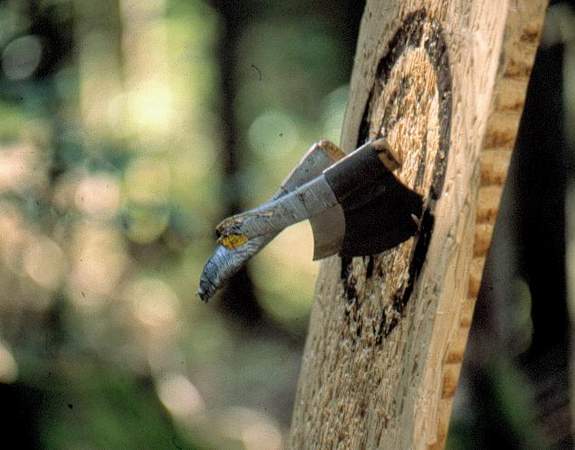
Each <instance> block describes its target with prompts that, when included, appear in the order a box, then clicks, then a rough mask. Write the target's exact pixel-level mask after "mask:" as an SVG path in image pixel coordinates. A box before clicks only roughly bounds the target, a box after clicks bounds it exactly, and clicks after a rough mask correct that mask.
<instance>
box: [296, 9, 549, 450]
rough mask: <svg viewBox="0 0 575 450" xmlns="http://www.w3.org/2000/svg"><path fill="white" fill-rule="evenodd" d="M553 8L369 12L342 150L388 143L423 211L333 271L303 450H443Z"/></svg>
mask: <svg viewBox="0 0 575 450" xmlns="http://www.w3.org/2000/svg"><path fill="white" fill-rule="evenodd" d="M545 6H546V1H545V0H532V1H527V0H508V1H501V2H497V3H494V2H492V1H488V0H459V1H451V2H448V1H439V0H427V1H423V0H410V1H399V0H388V1H375V0H374V1H368V3H367V6H366V10H365V13H364V17H363V22H362V27H361V30H360V38H359V43H358V47H357V53H356V63H355V68H354V72H353V76H352V82H351V91H350V99H349V104H348V110H347V114H346V119H345V123H344V130H343V135H342V147H343V148H344V149H345V150H348V151H349V150H351V149H353V148H355V147H357V146H358V145H359V144H360V143H362V142H363V141H364V140H365V139H367V138H373V137H375V136H376V135H380V134H382V135H384V136H385V137H386V138H387V139H388V141H389V142H390V144H391V145H392V147H394V148H395V149H396V151H398V152H400V153H401V156H402V159H403V168H402V171H401V173H400V177H401V178H402V179H403V181H404V182H405V183H406V184H407V185H408V186H410V187H412V188H414V189H416V190H417V191H419V192H420V193H421V194H423V195H424V197H425V198H426V213H425V214H424V217H423V223H422V230H421V232H420V234H419V235H417V236H415V237H414V238H412V239H410V240H409V241H407V242H405V243H403V244H401V245H400V246H398V247H397V248H395V249H393V250H390V251H388V252H385V253H383V254H381V255H376V256H373V257H367V258H354V259H353V260H342V259H340V258H337V257H332V258H329V259H328V260H326V261H325V262H324V263H323V264H322V268H321V272H320V275H319V279H318V282H317V287H316V300H315V304H314V307H313V311H312V316H311V325H310V331H309V335H308V339H307V344H306V349H305V355H304V361H303V367H302V372H301V375H300V382H299V387H298V393H297V397H296V405H295V410H294V416H293V423H292V430H291V436H290V446H291V448H297V449H299V448H354V449H355V448H401V449H404V448H405V449H408V448H417V449H419V448H427V447H430V448H441V447H442V446H443V445H444V443H445V439H446V436H447V429H448V424H449V416H450V413H451V403H452V399H453V396H454V394H455V389H456V387H457V381H458V377H459V372H460V368H461V361H462V359H463V354H464V351H465V345H466V341H467V334H468V330H469V326H470V323H471V319H472V315H473V308H474V304H475V298H476V296H477V293H478V290H479V286H480V283H481V275H482V271H483V265H484V261H485V256H486V252H487V250H488V248H489V245H490V241H491V235H492V231H493V224H494V221H495V217H496V215H497V211H498V207H499V200H500V197H501V192H502V188H503V184H504V182H505V178H506V174H507V169H508V165H509V158H510V155H511V151H512V148H513V145H514V141H515V136H516V133H517V128H518V123H519V118H520V115H521V112H522V109H523V103H524V97H525V91H526V87H527V82H528V78H529V74H530V71H531V67H532V63H533V58H534V54H535V50H536V48H537V44H538V41H539V35H540V30H541V25H542V22H543V17H544V11H545Z"/></svg>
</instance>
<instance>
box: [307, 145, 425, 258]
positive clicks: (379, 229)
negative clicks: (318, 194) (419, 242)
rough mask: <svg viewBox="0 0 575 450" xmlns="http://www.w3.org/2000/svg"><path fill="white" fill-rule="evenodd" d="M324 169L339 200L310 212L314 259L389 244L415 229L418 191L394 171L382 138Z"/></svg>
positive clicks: (357, 253)
mask: <svg viewBox="0 0 575 450" xmlns="http://www.w3.org/2000/svg"><path fill="white" fill-rule="evenodd" d="M372 147H373V148H375V149H376V151H363V152H357V153H356V154H355V155H354V157H353V158H345V159H342V160H340V161H339V162H338V163H336V164H334V165H333V166H332V167H330V168H328V169H326V170H325V171H324V176H325V178H326V180H327V182H328V184H329V185H330V187H331V189H332V190H333V192H334V194H335V196H336V198H337V201H338V205H336V206H335V207H333V208H330V209H328V210H326V211H325V212H323V213H321V214H319V215H317V216H314V217H312V218H310V222H311V225H312V230H313V236H314V260H316V259H321V258H324V257H326V256H331V255H334V254H336V253H339V254H340V255H341V256H348V257H352V256H366V255H373V254H377V253H381V252H383V251H385V250H389V249H391V248H393V247H395V246H397V245H399V244H401V243H402V242H404V241H406V240H407V239H409V238H410V237H412V236H413V235H414V234H415V233H416V232H417V230H418V228H419V227H418V224H417V222H416V220H414V218H413V217H414V216H415V217H416V218H417V217H420V216H421V214H422V210H423V200H422V197H421V196H420V195H419V194H418V193H416V192H414V191H413V190H411V189H409V188H408V187H407V186H405V185H404V184H403V183H402V182H401V181H399V180H398V179H397V178H396V177H395V176H394V174H393V170H394V169H396V168H398V167H399V166H400V162H399V161H398V158H397V157H396V156H395V154H394V153H393V152H392V150H391V149H390V148H389V146H388V144H387V143H386V142H385V141H384V140H378V141H375V142H374V143H373V144H372Z"/></svg>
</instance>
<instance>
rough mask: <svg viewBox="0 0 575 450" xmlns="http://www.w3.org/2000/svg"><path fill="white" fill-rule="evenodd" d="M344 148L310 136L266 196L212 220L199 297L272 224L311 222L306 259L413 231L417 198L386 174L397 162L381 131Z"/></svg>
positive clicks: (367, 251)
mask: <svg viewBox="0 0 575 450" xmlns="http://www.w3.org/2000/svg"><path fill="white" fill-rule="evenodd" d="M344 155H345V154H344V152H343V151H342V150H340V149H339V148H338V147H337V146H336V145H335V144H333V143H331V142H329V141H321V142H319V143H317V144H315V145H314V146H312V148H311V149H310V150H309V151H308V153H307V154H306V156H305V157H304V158H303V159H302V161H301V162H300V164H299V165H298V166H296V168H295V169H294V171H293V172H292V173H291V174H290V176H288V178H287V179H286V181H285V182H284V184H283V185H282V188H280V190H279V192H278V193H277V194H276V195H275V196H274V197H273V198H272V199H271V200H270V201H268V202H266V203H264V204H263V205H261V206H259V207H258V208H255V209H252V210H250V211H247V212H244V213H241V214H237V215H235V216H232V217H229V218H227V219H224V220H223V221H222V222H221V223H220V224H219V225H218V226H217V228H216V232H217V235H218V243H219V244H220V245H219V246H218V248H217V249H216V251H215V252H214V254H213V255H212V257H211V258H210V259H209V260H208V262H207V263H206V265H205V267H204V271H203V273H202V276H201V278H200V287H199V289H198V295H199V296H200V298H201V299H202V300H204V301H207V300H208V299H209V298H210V297H211V296H212V295H213V294H214V293H215V291H216V290H217V289H218V288H219V287H221V286H222V284H223V283H224V282H225V281H226V280H227V279H229V278H230V277H231V276H232V275H233V274H235V273H236V272H237V271H238V270H239V269H240V268H241V267H242V266H243V265H244V264H245V263H246V262H247V261H248V259H249V258H251V257H252V256H253V255H255V254H256V253H257V252H258V251H260V250H261V249H262V248H263V247H264V246H265V245H267V244H268V243H269V242H270V241H271V240H272V239H273V238H274V237H275V236H276V235H277V234H278V233H279V232H281V231H282V230H283V229H284V228H286V227H288V226H290V225H293V224H294V223H297V222H301V221H302V220H306V219H309V220H310V222H311V225H312V230H313V235H314V260H315V259H320V258H324V257H326V256H330V255H333V254H336V253H339V254H340V255H342V256H362V255H371V254H376V253H380V252H382V251H384V250H387V249H390V248H392V247H395V246H396V245H398V244H400V243H401V242H403V241H405V240H407V239H409V238H410V237H411V236H413V235H414V234H415V232H416V231H417V229H418V225H417V220H414V219H413V217H414V216H415V217H416V218H417V217H420V215H421V212H422V198H421V196H420V195H419V194H417V193H416V192H414V191H412V190H410V189H409V188H407V187H406V186H405V185H404V184H403V183H401V182H400V181H399V180H398V179H397V178H396V177H395V176H394V175H393V173H392V172H393V171H394V170H396V169H397V168H399V167H400V166H401V162H400V160H399V159H398V157H397V156H396V155H395V153H394V152H393V151H392V149H391V148H390V146H389V145H388V144H387V142H386V141H385V139H377V140H374V141H370V142H368V143H367V144H365V145H363V146H361V147H359V148H358V149H357V150H355V151H354V152H352V153H350V154H349V155H347V156H345V157H344Z"/></svg>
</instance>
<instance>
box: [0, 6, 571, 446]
mask: <svg viewBox="0 0 575 450" xmlns="http://www.w3.org/2000/svg"><path fill="white" fill-rule="evenodd" d="M552 4H553V6H552V7H551V9H550V12H549V15H548V21H547V25H546V32H545V35H544V39H543V44H542V48H541V51H540V52H539V55H538V59H537V65H536V68H535V71H534V76H533V81H532V83H531V86H530V93H529V99H528V102H527V106H526V113H525V117H524V120H523V123H522V128H521V135H520V138H519V140H518V152H517V153H516V155H515V156H516V157H515V159H514V161H513V163H512V169H511V180H510V181H511V182H510V184H509V188H508V189H507V191H506V194H505V198H504V207H503V211H502V219H503V220H502V221H501V222H500V224H499V226H498V227H497V231H496V236H495V240H496V241H495V242H496V243H495V247H494V248H495V250H494V251H493V252H492V254H491V256H490V262H489V264H488V268H487V274H486V277H487V279H486V283H485V285H484V289H483V290H482V294H481V298H480V300H479V303H478V312H477V317H476V321H475V325H474V329H473V336H472V341H471V344H470V347H469V351H468V355H467V362H466V368H465V373H464V378H463V382H462V386H461V389H460V391H459V395H458V401H457V404H456V407H455V412H454V417H453V425H452V429H451V434H450V440H449V447H451V448H490V446H491V445H492V444H493V443H499V444H500V443H502V442H503V443H504V444H507V446H508V448H545V447H556V448H560V447H563V446H565V445H568V444H569V443H572V440H571V433H570V431H571V430H570V427H571V418H570V417H571V415H570V412H569V384H568V374H569V372H568V364H569V329H568V324H569V321H568V313H567V310H568V303H567V298H568V296H567V277H566V268H565V267H566V265H565V258H566V245H565V242H566V241H565V239H566V238H565V236H566V235H569V233H566V229H567V228H569V227H567V226H566V214H565V211H566V209H565V201H566V200H565V199H566V192H567V186H568V181H569V179H570V177H571V176H572V175H573V172H574V170H573V169H574V168H575V159H574V158H573V155H574V153H573V148H574V147H573V143H574V142H575V134H574V132H573V130H574V129H575V14H574V11H575V9H574V7H575V2H574V1H570V2H566V1H563V2H552ZM362 11H363V2H361V1H360V2H358V1H351V0H337V1H327V0H320V1H314V2H310V1H303V0H286V1H283V2H271V1H268V2H266V1H261V0H242V1H225V0H212V1H207V0H206V1H200V0H97V1H95V0H0V66H1V67H0V68H1V70H0V119H1V120H0V289H1V291H2V299H1V302H0V324H1V330H0V398H1V400H2V407H1V411H2V413H1V415H0V420H1V421H2V425H1V427H2V430H3V437H4V439H5V440H6V442H9V439H10V438H14V439H16V442H19V445H18V447H17V448H22V449H26V448H30V449H36V448H43V449H44V448H46V449H75V450H76V449H163V448H189V449H208V448H218V449H242V448H245V449H262V450H264V449H265V450H273V449H280V448H282V447H283V444H284V443H285V435H286V432H287V430H288V428H289V422H290V416H291V410H292V403H293V398H294V393H295V384H296V381H297V376H298V370H299V364H300V358H301V352H302V349H303V343H304V340H305V333H306V329H307V322H308V314H309V310H310V306H311V301H312V295H313V285H314V278H315V274H316V273H317V265H316V264H315V263H312V262H311V257H312V241H311V233H310V231H309V230H308V228H307V226H305V225H302V226H297V227H294V229H290V230H289V231H288V232H286V233H284V234H283V235H282V236H280V238H279V239H278V240H277V241H275V242H274V243H273V244H272V245H270V246H269V248H267V249H266V250H264V251H263V252H262V253H261V255H259V256H258V257H256V258H255V259H254V260H253V261H252V262H251V264H250V265H249V267H248V268H247V270H245V271H243V272H241V273H240V274H238V276H237V277H236V278H235V279H234V280H233V281H232V283H230V285H229V286H228V288H227V289H225V290H224V291H223V292H222V293H221V295H219V296H218V298H216V299H215V301H213V302H212V303H210V304H209V305H207V306H206V305H204V304H202V303H200V302H199V300H198V298H197V297H196V296H195V291H196V288H197V282H198V278H199V274H200V271H201V268H202V266H203V263H204V262H205V260H206V258H207V256H208V255H209V253H210V252H211V250H212V249H213V247H214V232H213V228H214V226H215V224H216V223H218V222H219V220H221V219H222V218H223V217H225V216H227V215H229V214H231V213H234V212H237V211H239V210H241V209H245V208H248V207H253V206H255V205H257V204H258V203H260V202H261V201H263V200H265V199H266V198H268V197H269V196H270V195H271V194H272V193H273V192H274V191H275V189H276V188H277V186H278V184H279V182H280V181H281V180H282V179H283V178H284V177H285V175H286V174H287V173H288V172H289V171H290V169H291V168H292V167H293V165H294V164H295V163H296V162H297V161H298V160H299V158H300V157H301V155H302V154H303V152H304V151H305V150H306V149H307V148H308V146H309V145H310V144H311V143H312V142H314V141H317V140H318V139H320V138H328V139H332V140H334V141H336V142H337V141H338V140H339V133H340V129H341V124H342V119H343V114H344V110H345V104H346V99H347V86H348V80H349V77H350V74H351V69H352V65H353V57H354V51H355V44H356V38H357V32H358V28H359V23H360V19H361V14H362ZM569 149H571V150H569ZM574 198H575V196H574ZM573 203H574V204H575V201H573ZM573 209H574V210H575V207H574V208H573ZM572 228H573V230H575V220H573V225H572ZM574 234H575V233H574ZM574 267H575V266H574ZM494 349H495V350H497V351H496V352H495V351H494ZM539 445H541V446H539Z"/></svg>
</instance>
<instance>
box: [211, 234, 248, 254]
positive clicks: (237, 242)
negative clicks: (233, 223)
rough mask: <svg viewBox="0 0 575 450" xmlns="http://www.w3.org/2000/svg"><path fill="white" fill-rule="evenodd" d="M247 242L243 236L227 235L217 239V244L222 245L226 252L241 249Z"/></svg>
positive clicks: (246, 238)
mask: <svg viewBox="0 0 575 450" xmlns="http://www.w3.org/2000/svg"><path fill="white" fill-rule="evenodd" d="M246 242H248V237H247V236H246V235H245V234H228V235H227V236H222V237H220V238H219V239H218V244H221V245H223V246H224V247H226V248H227V249H228V250H234V249H236V248H238V247H241V246H242V245H244V244H245V243H246Z"/></svg>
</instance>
